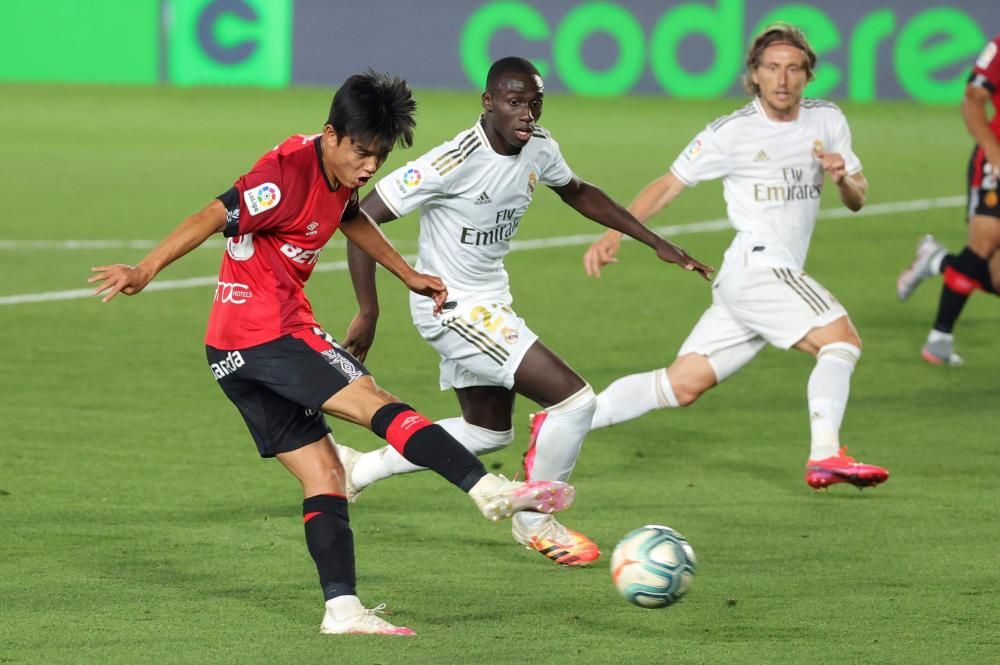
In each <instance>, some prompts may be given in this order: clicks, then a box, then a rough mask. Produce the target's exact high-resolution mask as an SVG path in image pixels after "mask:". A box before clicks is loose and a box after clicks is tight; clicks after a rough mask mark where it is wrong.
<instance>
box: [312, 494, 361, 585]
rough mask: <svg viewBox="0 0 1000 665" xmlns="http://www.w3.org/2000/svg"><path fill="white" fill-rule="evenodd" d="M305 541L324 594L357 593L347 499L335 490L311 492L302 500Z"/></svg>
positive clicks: (352, 539) (352, 538)
mask: <svg viewBox="0 0 1000 665" xmlns="http://www.w3.org/2000/svg"><path fill="white" fill-rule="evenodd" d="M302 515H303V518H304V519H305V523H306V545H307V546H308V547H309V554H311V555H312V558H313V561H315V562H316V569H317V570H318V571H319V583H320V586H322V587H323V598H324V599H325V600H330V599H331V598H336V597H337V596H354V595H356V594H355V585H356V584H357V575H356V573H355V570H354V533H353V532H352V531H351V522H350V519H349V518H348V517H347V499H345V498H344V497H342V496H335V495H332V494H320V495H318V496H311V497H309V498H308V499H306V500H305V501H303V502H302Z"/></svg>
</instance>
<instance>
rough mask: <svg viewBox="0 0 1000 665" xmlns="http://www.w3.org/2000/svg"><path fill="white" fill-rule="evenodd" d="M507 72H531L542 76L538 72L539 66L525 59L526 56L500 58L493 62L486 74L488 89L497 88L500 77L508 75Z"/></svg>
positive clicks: (488, 90) (493, 89) (490, 90)
mask: <svg viewBox="0 0 1000 665" xmlns="http://www.w3.org/2000/svg"><path fill="white" fill-rule="evenodd" d="M507 74H531V75H534V76H541V74H539V73H538V68H537V67H535V66H534V65H533V64H531V61H530V60H525V59H524V58H518V57H515V56H509V57H506V58H500V59H499V60H497V61H496V62H494V63H493V65H492V66H491V67H490V71H489V72H488V73H487V74H486V91H487V92H493V91H495V90H496V89H497V84H498V83H499V82H500V78H501V77H503V76H506V75H507Z"/></svg>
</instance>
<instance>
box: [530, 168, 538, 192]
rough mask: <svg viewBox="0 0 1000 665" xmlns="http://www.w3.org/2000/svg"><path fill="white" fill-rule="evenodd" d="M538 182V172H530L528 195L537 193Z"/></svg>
mask: <svg viewBox="0 0 1000 665" xmlns="http://www.w3.org/2000/svg"><path fill="white" fill-rule="evenodd" d="M536 184H538V174H537V173H535V172H534V171H532V172H531V173H529V174H528V196H531V195H532V194H534V193H535V185H536Z"/></svg>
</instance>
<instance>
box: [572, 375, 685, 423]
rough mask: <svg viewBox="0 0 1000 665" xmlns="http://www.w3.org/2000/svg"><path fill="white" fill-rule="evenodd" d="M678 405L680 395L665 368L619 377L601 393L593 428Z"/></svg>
mask: <svg viewBox="0 0 1000 665" xmlns="http://www.w3.org/2000/svg"><path fill="white" fill-rule="evenodd" d="M677 406H678V403H677V396H676V395H674V388H673V386H671V385H670V379H669V378H667V370H666V369H665V368H662V367H661V368H660V369H657V370H653V371H652V372H645V373H644V374H632V375H631V376H625V377H622V378H620V379H618V380H617V381H615V382H614V383H612V384H611V385H610V386H608V387H607V388H605V389H604V390H603V391H601V394H600V395H598V396H597V410H596V411H595V412H594V418H593V421H592V422H591V425H590V428H591V429H600V428H601V427H608V426H610V425H617V424H618V423H623V422H625V421H626V420H632V419H633V418H638V417H639V416H641V415H643V414H645V413H649V412H650V411H652V410H654V409H665V408H668V407H677Z"/></svg>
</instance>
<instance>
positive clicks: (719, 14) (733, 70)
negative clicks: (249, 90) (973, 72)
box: [0, 0, 996, 103]
mask: <svg viewBox="0 0 1000 665" xmlns="http://www.w3.org/2000/svg"><path fill="white" fill-rule="evenodd" d="M0 6H2V8H3V16H4V24H5V26H6V30H5V31H4V33H5V34H4V39H3V40H2V41H0V80H3V81H20V82H26V81H34V82H43V81H44V82H74V83H115V84H129V85H156V84H169V85H180V86H190V85H244V86H265V87H286V86H291V85H302V84H307V85H336V84H338V83H339V82H340V81H342V80H343V79H344V78H345V77H346V76H348V75H349V74H351V73H354V72H355V71H356V70H358V69H359V68H364V67H368V66H372V67H375V68H376V69H380V70H383V71H389V72H398V73H400V74H402V75H403V76H405V77H406V78H407V79H408V80H409V81H410V83H411V84H412V85H413V86H415V87H419V88H440V89H475V90H478V89H479V88H480V87H481V86H482V82H483V80H484V78H485V72H486V69H487V68H488V66H489V63H490V62H491V61H492V60H493V59H495V58H497V57H500V56H503V55H509V54H518V55H523V56H525V57H529V58H531V59H533V60H534V61H535V63H536V64H537V65H538V66H539V68H540V70H541V71H542V73H543V75H544V76H545V78H546V82H547V84H548V85H549V86H550V90H560V91H568V92H572V93H576V94H581V95H604V96H606V95H621V94H627V93H656V94H662V95H667V96H669V97H678V98H700V99H706V98H713V97H719V96H724V95H727V94H734V93H735V94H738V91H739V86H738V78H739V74H740V72H741V70H742V57H743V55H744V50H745V49H744V46H745V44H746V43H747V41H748V40H749V39H750V37H751V36H752V35H754V34H755V33H756V32H758V31H759V29H760V28H761V27H762V26H763V25H766V24H767V23H770V22H773V21H776V20H785V21H789V22H792V23H795V24H796V25H798V26H799V27H800V28H802V29H803V30H804V31H805V33H806V35H807V36H808V37H809V39H810V41H811V42H812V45H813V47H814V48H815V50H816V51H817V53H818V55H819V58H820V61H821V63H822V65H821V66H820V68H819V70H818V71H817V76H816V80H815V81H814V83H813V84H812V87H811V89H810V91H809V94H810V95H812V96H816V97H824V96H830V97H835V98H845V99H850V100H852V101H873V100H875V99H895V98H909V99H914V100H917V101H921V102H936V103H946V102H954V101H956V100H957V99H958V98H959V95H960V93H961V90H962V87H963V84H964V80H965V75H966V72H967V69H968V66H969V62H970V58H972V57H973V56H974V55H975V54H976V53H978V51H979V50H980V49H981V48H982V45H983V43H984V42H985V40H986V39H987V38H988V37H991V36H992V34H987V33H988V30H987V29H985V28H986V26H987V25H988V21H989V19H990V18H991V17H992V15H993V14H995V12H996V3H995V2H993V1H992V0H951V1H950V2H948V3H943V2H938V1H935V0H894V1H892V2H870V1H868V0H813V1H807V2H794V3H792V2H782V1H781V0H715V1H712V2H695V1H688V2H678V1H668V2H664V1H662V0H630V1H628V2H612V1H596V2H582V1H579V0H534V1H527V0H526V1H522V0H492V1H487V2H482V1H475V2H469V1H465V0H461V1H459V0H456V1H453V2H447V1H443V0H424V1H422V2H368V3H348V2H335V1H330V0H87V1H80V0H4V1H3V2H0Z"/></svg>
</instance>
